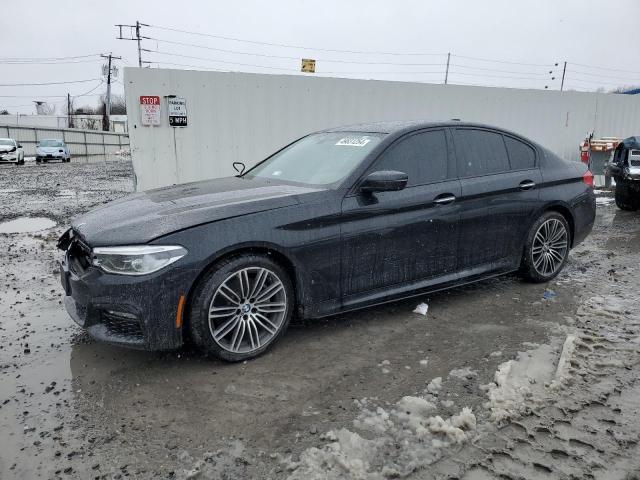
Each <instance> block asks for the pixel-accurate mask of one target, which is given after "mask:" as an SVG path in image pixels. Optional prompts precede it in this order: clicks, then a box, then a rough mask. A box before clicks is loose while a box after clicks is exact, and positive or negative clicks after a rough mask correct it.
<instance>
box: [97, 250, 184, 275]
mask: <svg viewBox="0 0 640 480" xmlns="http://www.w3.org/2000/svg"><path fill="white" fill-rule="evenodd" d="M186 254H187V249H186V248H184V247H181V246H179V245H134V246H130V247H97V248H94V249H93V258H92V263H93V264H94V265H95V266H96V267H99V268H101V269H102V270H104V271H105V272H108V273H115V274H118V275H146V274H148V273H153V272H157V271H158V270H160V269H161V268H164V267H166V266H167V265H171V264H172V263H173V262H177V261H178V260H180V259H181V258H182V257H184V256H185V255H186Z"/></svg>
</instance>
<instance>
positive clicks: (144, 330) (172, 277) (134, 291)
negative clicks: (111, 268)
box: [58, 232, 190, 350]
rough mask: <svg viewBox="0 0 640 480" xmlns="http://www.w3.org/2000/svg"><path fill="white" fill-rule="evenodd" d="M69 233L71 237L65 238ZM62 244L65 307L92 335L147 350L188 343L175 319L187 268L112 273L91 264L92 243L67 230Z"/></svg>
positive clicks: (101, 339) (112, 342)
mask: <svg viewBox="0 0 640 480" xmlns="http://www.w3.org/2000/svg"><path fill="white" fill-rule="evenodd" d="M65 237H67V238H65ZM58 246H59V247H60V248H62V249H64V251H65V253H64V256H63V258H62V260H61V261H60V281H61V283H62V286H63V288H64V291H65V297H64V306H65V308H66V310H67V312H68V313H69V315H70V316H71V318H72V319H73V320H74V321H75V322H76V323H77V324H78V325H80V326H81V327H83V328H85V329H86V330H87V332H88V333H89V335H91V336H92V337H93V338H95V339H97V340H99V341H103V342H107V343H110V344H113V345H118V346H123V347H130V348H137V349H143V350H170V349H175V348H178V347H180V346H181V345H182V344H183V335H182V322H177V321H176V315H177V313H178V303H179V299H180V295H181V294H185V293H186V292H188V287H189V285H190V276H189V275H188V272H187V271H182V270H181V269H179V268H176V267H174V268H171V266H169V267H167V268H165V269H163V270H161V271H158V272H156V273H153V274H149V275H143V276H139V277H135V276H124V275H113V274H108V273H105V272H103V271H102V270H100V269H99V268H97V267H94V266H92V265H91V262H90V248H89V247H88V246H87V245H86V244H84V243H83V242H82V240H81V239H78V238H71V237H70V235H69V232H67V233H65V234H64V235H63V236H62V237H61V239H60V241H59V243H58Z"/></svg>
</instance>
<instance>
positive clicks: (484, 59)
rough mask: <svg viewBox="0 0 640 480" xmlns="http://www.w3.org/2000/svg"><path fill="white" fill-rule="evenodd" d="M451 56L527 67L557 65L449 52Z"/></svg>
mask: <svg viewBox="0 0 640 480" xmlns="http://www.w3.org/2000/svg"><path fill="white" fill-rule="evenodd" d="M451 56H452V57H456V58H466V59H467V60H477V61H480V62H489V63H504V64H508V65H525V66H529V67H547V68H550V67H554V66H558V65H557V64H549V63H524V62H511V61H507V60H496V59H491V58H481V57H469V56H465V55H453V54H451Z"/></svg>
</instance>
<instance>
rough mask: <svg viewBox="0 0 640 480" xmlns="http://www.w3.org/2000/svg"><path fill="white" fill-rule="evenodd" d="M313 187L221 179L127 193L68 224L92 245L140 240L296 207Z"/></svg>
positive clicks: (315, 190) (136, 241)
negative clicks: (233, 218) (206, 224)
mask: <svg viewBox="0 0 640 480" xmlns="http://www.w3.org/2000/svg"><path fill="white" fill-rule="evenodd" d="M317 191H319V189H317V188H308V187H299V186H293V185H286V184H277V183H273V182H272V181H270V180H264V179H258V178H253V179H243V178H237V177H228V178H220V179H215V180H207V181H202V182H194V183H187V184H183V185H176V186H172V187H165V188H160V189H156V190H149V191H146V192H142V193H136V194H133V195H129V196H127V197H124V198H122V199H120V200H116V201H114V202H110V203H108V204H106V205H105V206H103V207H100V208H97V209H95V210H92V211H90V212H89V213H87V214H85V215H82V216H80V217H78V218H76V219H74V220H73V222H72V227H73V228H74V230H75V231H76V232H78V233H79V234H80V235H81V236H82V237H83V238H84V240H85V241H86V242H87V243H88V244H89V245H91V246H107V245H131V244H134V245H135V244H142V243H148V242H150V241H152V240H154V239H156V238H158V237H162V236H164V235H167V234H169V233H172V232H175V231H178V230H183V229H185V228H189V227H193V226H196V225H201V224H205V223H210V222H215V221H218V220H224V219H227V218H232V217H238V216H242V215H248V214H251V213H257V212H262V211H266V210H272V209H276V208H282V207H287V206H291V205H296V204H298V203H300V202H301V198H300V195H304V194H307V193H313V192H317Z"/></svg>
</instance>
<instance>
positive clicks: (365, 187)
mask: <svg viewBox="0 0 640 480" xmlns="http://www.w3.org/2000/svg"><path fill="white" fill-rule="evenodd" d="M408 181H409V176H408V175H407V174H406V173H403V172H396V171H394V170H381V171H378V172H372V173H370V174H369V175H367V176H366V177H365V179H364V180H363V181H362V183H361V184H360V191H361V192H366V193H372V192H395V191H398V190H402V189H403V188H404V187H406V186H407V182H408Z"/></svg>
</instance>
